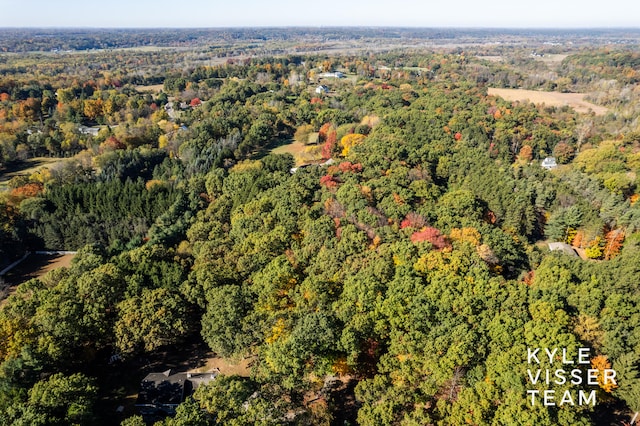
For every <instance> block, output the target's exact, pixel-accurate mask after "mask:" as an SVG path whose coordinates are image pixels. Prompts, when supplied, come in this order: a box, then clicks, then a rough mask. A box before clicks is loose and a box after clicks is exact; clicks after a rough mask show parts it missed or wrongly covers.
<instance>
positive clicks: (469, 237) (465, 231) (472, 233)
mask: <svg viewBox="0 0 640 426" xmlns="http://www.w3.org/2000/svg"><path fill="white" fill-rule="evenodd" d="M449 238H450V239H451V240H452V241H464V242H467V243H470V244H471V245H472V246H479V245H480V238H481V236H480V232H478V230H477V229H476V228H462V229H460V228H453V229H452V230H451V234H450V235H449Z"/></svg>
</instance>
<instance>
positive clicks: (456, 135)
mask: <svg viewBox="0 0 640 426" xmlns="http://www.w3.org/2000/svg"><path fill="white" fill-rule="evenodd" d="M453 137H454V138H455V140H457V141H459V140H460V139H462V133H460V132H456V134H455V135H453Z"/></svg>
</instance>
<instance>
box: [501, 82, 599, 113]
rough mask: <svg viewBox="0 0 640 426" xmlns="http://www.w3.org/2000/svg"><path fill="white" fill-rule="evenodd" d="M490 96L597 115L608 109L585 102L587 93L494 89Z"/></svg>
mask: <svg viewBox="0 0 640 426" xmlns="http://www.w3.org/2000/svg"><path fill="white" fill-rule="evenodd" d="M488 94H489V95H493V96H500V97H501V98H504V99H506V100H508V101H512V102H515V101H521V102H523V101H529V102H531V103H534V104H545V105H548V106H556V107H562V106H565V105H566V106H570V107H571V108H573V109H575V110H576V111H578V112H582V113H588V112H589V111H593V112H594V113H595V114H596V115H604V114H606V113H607V111H608V109H607V108H605V107H602V106H599V105H595V104H592V103H591V102H587V101H585V100H584V97H585V96H586V93H560V92H542V91H537V90H524V89H494V88H489V90H488Z"/></svg>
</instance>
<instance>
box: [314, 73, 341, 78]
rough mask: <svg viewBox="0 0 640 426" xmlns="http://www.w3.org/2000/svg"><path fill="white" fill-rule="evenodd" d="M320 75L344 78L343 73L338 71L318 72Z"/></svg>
mask: <svg viewBox="0 0 640 426" xmlns="http://www.w3.org/2000/svg"><path fill="white" fill-rule="evenodd" d="M320 77H322V78H344V73H342V72H340V71H334V72H325V73H322V74H320Z"/></svg>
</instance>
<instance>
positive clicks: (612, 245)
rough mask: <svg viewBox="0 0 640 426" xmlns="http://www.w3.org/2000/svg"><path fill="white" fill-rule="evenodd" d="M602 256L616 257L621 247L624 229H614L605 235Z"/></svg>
mask: <svg viewBox="0 0 640 426" xmlns="http://www.w3.org/2000/svg"><path fill="white" fill-rule="evenodd" d="M604 238H605V241H606V243H605V246H604V258H605V259H607V260H609V259H613V258H614V257H616V256H617V255H618V254H619V253H620V250H621V249H622V243H624V231H623V230H622V229H614V230H612V231H609V232H607V234H606V235H605V237H604Z"/></svg>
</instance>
